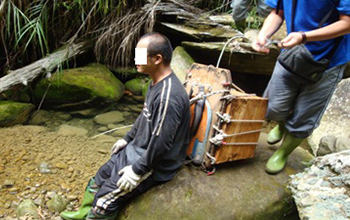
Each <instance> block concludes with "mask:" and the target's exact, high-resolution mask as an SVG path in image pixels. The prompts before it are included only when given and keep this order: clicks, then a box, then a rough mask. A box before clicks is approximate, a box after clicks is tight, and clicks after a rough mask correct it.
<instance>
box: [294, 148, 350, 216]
mask: <svg viewBox="0 0 350 220" xmlns="http://www.w3.org/2000/svg"><path fill="white" fill-rule="evenodd" d="M349 186H350V150H347V151H342V152H340V153H333V154H328V155H326V156H324V157H318V158H316V160H315V163H314V164H313V165H312V166H311V167H310V168H309V169H307V170H306V171H305V172H303V173H299V174H296V175H292V176H291V181H290V184H289V187H290V188H291V190H292V193H293V198H294V199H295V202H296V205H297V207H298V211H299V215H300V219H327V220H341V219H344V220H345V219H349V217H350V203H349V201H350V194H349V192H350V190H349Z"/></svg>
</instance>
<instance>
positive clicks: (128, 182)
mask: <svg viewBox="0 0 350 220" xmlns="http://www.w3.org/2000/svg"><path fill="white" fill-rule="evenodd" d="M118 174H119V175H122V177H120V179H119V180H118V182H117V186H118V188H119V189H122V190H125V191H128V192H130V191H132V190H133V189H134V188H136V186H138V185H139V183H140V182H141V175H138V174H136V173H134V171H133V170H132V167H131V165H129V166H125V167H124V168H123V169H121V170H120V171H119V172H118Z"/></svg>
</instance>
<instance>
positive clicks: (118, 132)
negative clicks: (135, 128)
mask: <svg viewBox="0 0 350 220" xmlns="http://www.w3.org/2000/svg"><path fill="white" fill-rule="evenodd" d="M129 130H130V127H127V128H123V129H118V130H116V131H114V132H113V133H112V135H113V136H114V137H120V138H122V137H124V136H125V135H126V133H127V132H128V131H129Z"/></svg>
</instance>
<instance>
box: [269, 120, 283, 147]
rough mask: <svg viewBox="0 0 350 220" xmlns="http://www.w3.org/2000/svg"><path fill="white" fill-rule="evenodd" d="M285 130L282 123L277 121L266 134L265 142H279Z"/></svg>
mask: <svg viewBox="0 0 350 220" xmlns="http://www.w3.org/2000/svg"><path fill="white" fill-rule="evenodd" d="M285 132H286V128H285V127H284V123H283V122H278V125H277V126H276V127H274V128H273V129H272V130H271V131H270V133H269V135H268V136H267V143H269V144H271V145H272V144H276V143H278V142H280V140H282V138H283V135H284V133H285Z"/></svg>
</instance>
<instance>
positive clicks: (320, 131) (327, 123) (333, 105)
mask: <svg viewBox="0 0 350 220" xmlns="http://www.w3.org/2000/svg"><path fill="white" fill-rule="evenodd" d="M349 124H350V78H347V79H343V80H342V81H341V82H340V83H339V84H338V87H337V89H336V90H335V92H334V94H333V96H332V98H331V100H330V102H329V105H328V107H327V109H326V111H325V114H324V116H323V118H322V120H321V123H320V126H319V127H318V128H317V129H315V131H314V132H313V133H312V135H311V136H310V137H309V138H308V143H309V145H310V146H311V148H312V151H313V153H314V155H317V152H318V148H319V144H320V140H321V139H322V138H323V137H324V136H329V135H333V136H334V137H336V139H338V138H339V137H342V140H344V139H343V138H350V127H349V126H348V125H349ZM347 143H348V144H345V145H347V146H343V147H345V148H346V149H350V143H349V142H347ZM331 150H335V148H334V147H333V149H331ZM325 151H326V150H325ZM320 152H323V150H321V151H320Z"/></svg>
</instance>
